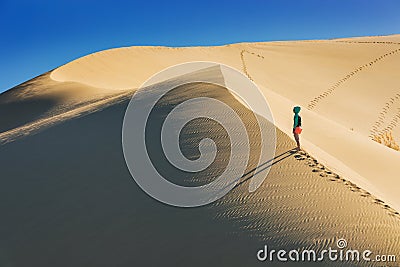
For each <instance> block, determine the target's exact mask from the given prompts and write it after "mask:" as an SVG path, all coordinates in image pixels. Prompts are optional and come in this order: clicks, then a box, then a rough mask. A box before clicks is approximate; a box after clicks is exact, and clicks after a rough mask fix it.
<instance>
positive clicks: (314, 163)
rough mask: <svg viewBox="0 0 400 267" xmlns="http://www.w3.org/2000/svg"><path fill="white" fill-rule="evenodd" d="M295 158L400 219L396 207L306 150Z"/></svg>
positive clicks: (315, 171)
mask: <svg viewBox="0 0 400 267" xmlns="http://www.w3.org/2000/svg"><path fill="white" fill-rule="evenodd" d="M294 157H295V159H297V160H299V161H304V164H305V165H308V166H309V167H310V168H312V170H311V171H312V172H314V173H319V176H321V178H325V179H327V180H328V181H331V182H340V183H343V184H345V185H346V186H347V187H348V188H349V189H350V190H351V191H352V192H355V193H358V194H360V196H361V197H366V198H370V199H371V200H372V202H373V203H375V204H377V205H380V206H381V207H382V208H384V209H386V210H387V212H388V214H389V215H391V216H394V217H396V218H398V219H400V214H399V212H398V211H396V210H395V209H393V208H391V207H390V206H389V205H387V204H385V203H384V202H383V201H382V200H380V199H378V198H376V197H375V196H373V195H371V194H370V193H369V192H367V191H366V190H364V189H362V188H360V187H359V186H357V185H356V184H354V183H352V182H350V181H348V180H346V179H344V178H342V177H341V176H340V175H338V174H336V173H333V172H332V171H331V170H329V169H328V168H326V167H325V166H324V165H322V164H321V163H319V162H318V160H316V159H314V158H313V157H311V156H310V155H309V154H308V153H306V152H304V151H300V152H297V153H296V154H295V155H294Z"/></svg>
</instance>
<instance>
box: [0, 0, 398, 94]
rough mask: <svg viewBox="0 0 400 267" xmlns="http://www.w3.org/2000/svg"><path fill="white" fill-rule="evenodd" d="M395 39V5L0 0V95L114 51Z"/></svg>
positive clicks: (284, 0) (386, 0)
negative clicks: (351, 38) (390, 36)
mask: <svg viewBox="0 0 400 267" xmlns="http://www.w3.org/2000/svg"><path fill="white" fill-rule="evenodd" d="M393 33H400V1H397V0H372V1H366V0H345V1H342V0H305V1H301V0H297V1H290V0H259V1H255V0H249V1H235V0H230V1H218V0H214V1H209V0H202V1H189V0H186V1H152V0H143V1H118V0H114V1H102V0H81V1H76V0H68V1H57V0H53V1H42V0H36V1H30V0H29V1H18V0H0V34H1V38H0V59H1V60H0V73H1V74H0V92H3V91H5V90H7V89H9V88H11V87H13V86H15V85H17V84H20V83H22V82H24V81H26V80H29V79H31V78H33V77H35V76H37V75H40V74H42V73H44V72H46V71H49V70H51V69H53V68H56V67H58V66H60V65H62V64H65V63H67V62H69V61H71V60H74V59H76V58H79V57H81V56H84V55H87V54H89V53H93V52H96V51H99V50H104V49H107V48H112V47H120V46H132V45H166V46H193V45H221V44H226V43H234V42H242V41H270V40H296V39H323V38H334V37H347V36H363V35H385V34H393Z"/></svg>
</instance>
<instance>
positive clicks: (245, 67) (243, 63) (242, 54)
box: [240, 49, 264, 82]
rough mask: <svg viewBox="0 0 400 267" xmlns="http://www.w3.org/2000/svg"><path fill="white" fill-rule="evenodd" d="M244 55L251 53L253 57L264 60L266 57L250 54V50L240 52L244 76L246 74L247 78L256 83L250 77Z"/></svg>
mask: <svg viewBox="0 0 400 267" xmlns="http://www.w3.org/2000/svg"><path fill="white" fill-rule="evenodd" d="M244 53H249V54H251V55H254V56H256V57H259V58H262V59H264V56H262V55H259V54H256V53H254V52H249V51H248V50H245V49H243V50H242V51H240V59H241V60H242V68H243V72H244V74H246V76H247V77H248V78H249V79H250V80H251V81H252V82H254V80H253V78H252V77H251V76H250V74H249V72H248V70H247V65H246V60H245V59H244Z"/></svg>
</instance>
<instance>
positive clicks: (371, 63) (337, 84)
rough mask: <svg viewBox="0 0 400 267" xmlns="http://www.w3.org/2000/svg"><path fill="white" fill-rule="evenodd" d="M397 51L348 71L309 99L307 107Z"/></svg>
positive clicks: (398, 50) (315, 103)
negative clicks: (326, 88)
mask: <svg viewBox="0 0 400 267" xmlns="http://www.w3.org/2000/svg"><path fill="white" fill-rule="evenodd" d="M394 44H400V43H394ZM398 52H400V48H397V49H394V50H392V51H390V52H388V53H386V54H383V55H381V56H380V57H377V58H375V59H374V60H371V61H370V62H368V63H366V64H364V65H362V66H359V67H358V68H356V69H354V70H353V71H351V72H350V73H348V74H347V75H346V76H345V77H343V78H342V79H340V80H339V81H337V82H336V83H335V84H333V85H332V86H331V87H330V88H329V89H328V90H326V91H325V92H323V93H322V94H320V95H319V96H317V97H315V98H314V99H313V100H311V101H310V103H309V104H308V106H307V108H308V109H309V110H312V109H314V108H315V107H316V106H317V104H318V103H319V102H320V101H321V100H322V99H324V98H326V97H328V96H329V95H331V94H332V93H333V92H334V91H335V90H336V89H337V88H338V87H339V86H341V85H342V84H343V83H345V82H346V81H348V80H349V79H350V78H352V77H354V75H356V74H358V73H359V72H360V71H362V70H365V69H367V68H370V67H372V66H373V65H374V64H376V63H378V62H380V61H381V60H383V59H385V58H386V57H389V56H392V55H394V54H396V53H398Z"/></svg>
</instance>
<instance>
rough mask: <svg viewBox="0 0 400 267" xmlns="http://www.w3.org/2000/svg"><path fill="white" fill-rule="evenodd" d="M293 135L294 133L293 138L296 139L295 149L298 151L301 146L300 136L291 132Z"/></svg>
mask: <svg viewBox="0 0 400 267" xmlns="http://www.w3.org/2000/svg"><path fill="white" fill-rule="evenodd" d="M293 135H294V140H296V143H297V151H300V150H301V148H300V136H299V134H297V133H293Z"/></svg>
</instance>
